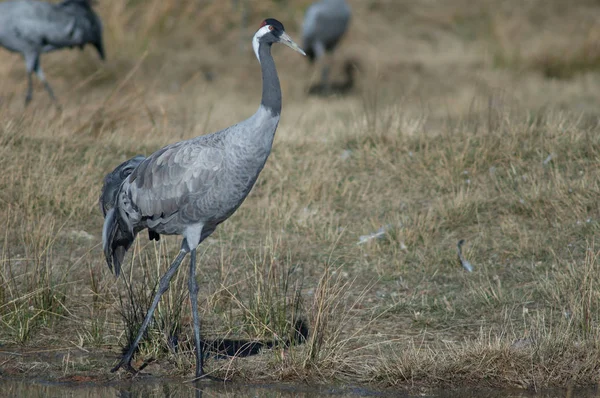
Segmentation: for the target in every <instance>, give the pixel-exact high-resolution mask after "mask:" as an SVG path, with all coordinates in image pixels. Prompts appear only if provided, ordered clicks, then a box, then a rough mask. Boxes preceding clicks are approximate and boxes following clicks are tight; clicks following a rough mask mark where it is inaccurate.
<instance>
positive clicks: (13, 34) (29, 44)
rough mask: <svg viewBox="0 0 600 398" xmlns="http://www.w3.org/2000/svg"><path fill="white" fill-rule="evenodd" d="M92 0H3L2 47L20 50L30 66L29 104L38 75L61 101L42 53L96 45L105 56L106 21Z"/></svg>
mask: <svg viewBox="0 0 600 398" xmlns="http://www.w3.org/2000/svg"><path fill="white" fill-rule="evenodd" d="M90 2H91V0H64V1H63V2H62V3H58V4H51V3H46V2H43V1H36V0H13V1H5V2H1V3H0V46H2V47H4V48H6V49H7V50H9V51H13V52H18V53H21V54H22V55H23V58H24V59H25V67H26V68H27V93H26V96H25V105H28V104H29V102H31V98H32V95H33V83H32V81H31V75H32V74H33V72H35V73H36V74H37V77H38V79H39V80H40V81H41V82H42V83H43V84H44V87H45V88H46V91H47V92H48V94H49V95H50V98H51V99H52V101H54V103H56V104H57V105H58V101H57V100H56V97H55V96H54V91H53V90H52V87H50V84H49V83H48V81H47V80H46V77H45V76H44V72H43V71H42V67H41V65H40V56H41V54H42V53H46V52H50V51H54V50H59V49H61V48H65V47H69V48H73V47H79V48H81V49H83V47H84V46H85V45H86V44H88V43H89V44H92V45H93V46H94V47H96V50H98V54H99V55H100V58H101V59H104V45H103V44H102V23H101V22H100V18H99V17H98V15H96V13H95V12H94V10H93V9H92V7H91V4H90Z"/></svg>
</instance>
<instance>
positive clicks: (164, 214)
mask: <svg viewBox="0 0 600 398" xmlns="http://www.w3.org/2000/svg"><path fill="white" fill-rule="evenodd" d="M273 43H282V44H285V45H287V46H289V47H290V48H292V49H294V50H295V51H298V52H300V53H301V54H304V51H302V50H301V49H300V47H298V45H297V44H296V43H294V41H292V39H291V38H290V37H289V36H288V35H287V34H286V33H285V31H284V28H283V25H282V24H281V22H279V21H277V20H275V19H267V20H265V21H263V23H262V24H261V26H260V28H259V30H258V31H257V32H256V34H255V35H254V38H253V39H252V46H253V48H254V52H255V54H256V57H257V58H258V60H259V62H260V65H261V69H262V79H263V87H262V100H261V103H260V106H259V108H258V110H257V111H256V113H255V114H254V115H252V116H251V117H249V118H248V119H246V120H244V121H243V122H240V123H238V124H236V125H233V126H231V127H228V128H226V129H224V130H221V131H218V132H216V133H213V134H209V135H204V136H200V137H196V138H193V139H190V140H187V141H181V142H178V143H175V144H172V145H168V146H166V147H164V148H162V149H160V150H158V151H157V152H155V153H153V154H152V155H150V156H149V157H148V158H146V159H144V160H142V161H141V163H140V164H139V165H138V166H137V167H136V168H135V169H134V170H133V172H132V173H131V174H130V175H129V176H128V177H127V178H125V180H124V181H123V183H122V184H121V186H120V188H119V190H118V192H117V196H116V201H115V202H114V207H113V208H111V209H109V210H108V211H107V213H106V217H105V220H104V227H103V230H102V245H103V249H104V254H105V257H106V261H107V263H108V266H109V268H110V269H111V270H112V269H114V271H115V274H116V275H117V276H118V275H119V272H120V269H121V263H122V261H123V257H124V255H125V252H126V250H127V248H129V247H130V246H131V244H132V243H133V241H134V239H135V236H136V235H137V233H139V232H140V231H141V230H143V229H146V228H147V229H148V230H150V231H152V232H154V233H156V234H164V235H182V236H183V242H182V245H181V250H180V252H179V255H178V256H177V258H176V259H175V260H174V261H173V263H172V264H171V266H170V267H169V269H168V270H167V272H166V273H165V274H164V275H163V276H162V277H161V279H160V282H159V287H158V291H157V292H156V294H155V296H154V299H153V301H152V304H151V306H150V308H149V309H148V313H147V314H146V317H145V319H144V321H143V323H142V326H141V327H140V330H139V332H138V335H137V337H136V339H135V340H134V342H133V343H132V344H131V346H130V347H129V350H128V351H127V353H126V354H125V355H124V356H123V358H122V359H121V361H120V362H119V363H118V364H117V366H115V367H114V368H113V369H112V371H116V370H118V369H119V368H120V367H125V368H126V369H128V370H129V371H132V372H135V369H133V367H132V366H131V363H130V362H131V359H132V357H133V353H134V352H135V350H136V347H137V345H138V344H139V342H140V340H141V338H142V336H143V335H144V332H145V330H146V328H147V327H148V324H149V323H150V320H151V319H152V315H153V313H154V310H155V309H156V306H157V305H158V301H159V300H160V297H161V296H162V294H163V293H164V292H165V291H166V290H167V289H168V287H169V282H170V280H171V278H172V277H173V275H174V274H175V273H176V271H177V269H178V267H179V265H180V264H181V262H182V261H183V259H184V257H185V256H186V254H187V253H190V274H189V280H188V288H189V291H190V301H191V306H192V315H193V323H194V341H195V344H196V376H197V377H200V376H201V375H202V365H203V363H202V344H201V341H200V321H199V318H198V287H197V284H196V247H197V246H198V245H199V244H200V243H201V242H202V241H203V240H204V239H206V238H207V237H208V236H209V235H210V234H212V233H213V232H214V230H215V228H216V227H217V225H219V224H220V223H222V222H223V221H225V220H226V219H227V218H229V217H230V216H231V215H232V214H233V213H234V212H235V211H236V210H237V208H238V207H239V206H240V205H241V204H242V202H243V201H244V199H245V198H246V196H247V195H248V193H249V192H250V190H251V189H252V186H253V185H254V183H255V182H256V179H257V178H258V175H259V173H260V172H261V170H262V168H263V167H264V165H265V162H266V161H267V157H268V156H269V154H270V152H271V146H272V144H273V138H274V136H275V130H276V129H277V125H278V123H279V118H280V114H281V106H282V104H281V88H280V84H279V78H278V76H277V70H276V69H275V62H274V60H273V57H272V56H271V45H272V44H273ZM122 166H123V165H121V166H119V167H122ZM123 168H124V169H126V168H127V167H126V166H125V167H123ZM117 169H118V168H117ZM113 173H116V174H119V173H120V171H118V170H115V172H113ZM105 193H106V192H105ZM103 195H104V194H103Z"/></svg>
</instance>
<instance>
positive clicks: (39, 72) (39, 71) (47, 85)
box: [35, 61, 61, 109]
mask: <svg viewBox="0 0 600 398" xmlns="http://www.w3.org/2000/svg"><path fill="white" fill-rule="evenodd" d="M35 73H36V75H37V77H38V79H40V81H41V82H42V83H43V84H44V88H45V89H46V91H47V92H48V95H49V96H50V99H51V100H52V102H54V104H55V105H56V107H57V108H58V109H61V106H60V104H59V103H58V100H57V99H56V97H55V96H54V91H53V90H52V87H50V83H48V81H47V80H46V76H45V75H44V71H43V70H42V67H41V66H40V63H39V61H38V62H37V64H36V68H35Z"/></svg>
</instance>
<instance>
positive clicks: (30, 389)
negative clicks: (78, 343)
mask: <svg viewBox="0 0 600 398" xmlns="http://www.w3.org/2000/svg"><path fill="white" fill-rule="evenodd" d="M0 396H6V397H32V398H37V397H40V398H41V397H56V398H61V397H65V398H66V397H69V398H71V397H83V398H100V397H119V398H138V397H140V398H141V397H144V398H146V397H151V398H154V397H156V398H159V397H160V398H170V397H198V398H199V397H207V398H208V397H210V398H214V397H227V398H247V397H266V398H289V397H299V398H313V397H342V398H343V397H365V396H378V397H417V396H418V397H432V398H459V397H460V398H476V397H477V398H479V397H485V398H501V397H502V398H505V397H507V398H533V397H536V398H571V397H573V398H574V397H581V398H592V397H600V394H598V389H596V388H594V389H587V390H552V391H546V392H538V393H534V392H531V391H523V390H517V391H508V390H489V389H486V390H482V389H474V390H445V391H439V392H437V393H433V394H417V395H410V394H407V393H406V392H402V391H385V392H382V391H373V390H368V389H362V388H352V387H328V388H325V387H322V388H310V387H306V386H294V385H285V384H277V385H275V384H273V385H261V386H254V385H253V386H247V385H239V384H234V383H225V384H224V383H219V382H209V381H203V382H199V383H188V382H184V381H182V380H168V381H165V380H162V379H141V380H136V381H133V382H114V383H104V384H101V383H48V382H45V381H40V380H0Z"/></svg>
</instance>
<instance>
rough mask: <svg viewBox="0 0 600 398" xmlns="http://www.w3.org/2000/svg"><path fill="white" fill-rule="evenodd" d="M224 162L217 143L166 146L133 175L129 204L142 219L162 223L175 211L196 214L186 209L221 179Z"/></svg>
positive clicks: (196, 142) (222, 151)
mask: <svg viewBox="0 0 600 398" xmlns="http://www.w3.org/2000/svg"><path fill="white" fill-rule="evenodd" d="M205 137H206V136H205ZM211 138H216V137H214V136H213V137H211ZM224 161H225V148H224V146H223V145H222V143H221V141H220V140H218V139H212V140H210V141H208V140H202V141H200V142H198V141H197V140H192V141H183V142H178V143H176V144H173V145H169V146H167V147H165V148H163V149H161V150H159V151H157V152H155V153H154V154H152V155H151V156H149V157H148V158H147V159H146V160H144V161H143V162H142V163H141V164H140V165H139V166H138V167H137V168H136V169H135V170H134V171H133V173H132V174H131V176H130V177H129V183H130V186H129V191H130V194H131V200H132V202H133V203H134V204H135V206H136V207H137V208H138V209H139V211H140V212H141V216H142V217H145V218H152V219H156V218H163V219H165V218H169V217H170V216H171V215H173V214H175V213H176V212H178V211H187V212H189V211H196V210H195V209H193V207H194V206H189V205H190V204H191V203H192V202H194V203H197V202H199V201H201V199H202V198H203V197H206V196H207V193H208V191H209V190H211V189H214V188H216V187H217V186H218V185H219V184H220V182H222V181H223V178H225V177H224V174H226V173H225V170H224ZM189 207H192V209H190V208H189ZM197 210H201V209H197Z"/></svg>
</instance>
